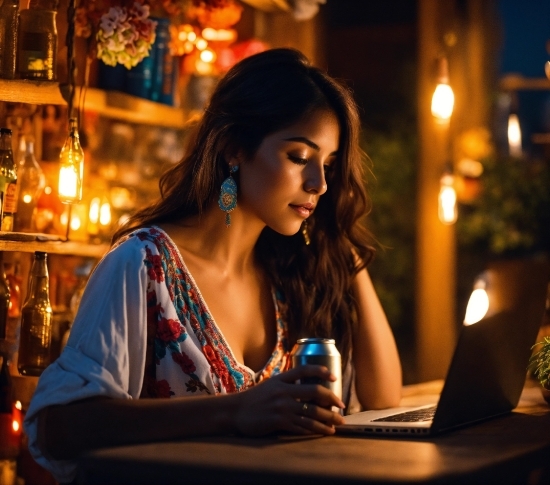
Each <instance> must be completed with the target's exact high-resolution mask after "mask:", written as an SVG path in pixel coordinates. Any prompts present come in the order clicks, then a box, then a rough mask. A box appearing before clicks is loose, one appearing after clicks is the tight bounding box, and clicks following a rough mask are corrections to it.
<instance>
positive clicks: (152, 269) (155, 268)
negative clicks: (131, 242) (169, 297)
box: [143, 246, 164, 283]
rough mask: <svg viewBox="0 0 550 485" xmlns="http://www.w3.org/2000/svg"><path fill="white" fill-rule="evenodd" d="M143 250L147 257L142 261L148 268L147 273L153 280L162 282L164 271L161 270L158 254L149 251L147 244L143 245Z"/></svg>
mask: <svg viewBox="0 0 550 485" xmlns="http://www.w3.org/2000/svg"><path fill="white" fill-rule="evenodd" d="M145 252H146V255H147V257H146V258H145V260H144V261H143V262H144V263H145V266H147V268H148V271H147V275H148V276H149V278H151V279H152V280H153V281H156V282H157V283H162V282H163V281H164V271H163V270H162V265H161V259H160V256H156V255H154V254H153V253H151V250H150V249H149V247H148V246H145Z"/></svg>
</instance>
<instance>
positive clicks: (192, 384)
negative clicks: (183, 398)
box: [185, 379, 208, 392]
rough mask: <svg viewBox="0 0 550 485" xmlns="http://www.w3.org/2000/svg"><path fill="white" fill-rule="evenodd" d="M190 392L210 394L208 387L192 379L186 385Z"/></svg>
mask: <svg viewBox="0 0 550 485" xmlns="http://www.w3.org/2000/svg"><path fill="white" fill-rule="evenodd" d="M185 387H187V391H188V392H197V391H206V392H208V389H207V387H206V386H205V385H204V384H203V383H202V382H200V381H197V380H196V379H191V380H189V381H187V382H186V383H185Z"/></svg>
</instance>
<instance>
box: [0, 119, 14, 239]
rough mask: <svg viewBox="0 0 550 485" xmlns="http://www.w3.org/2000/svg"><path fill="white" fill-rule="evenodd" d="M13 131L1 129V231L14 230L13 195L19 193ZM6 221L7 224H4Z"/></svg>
mask: <svg viewBox="0 0 550 485" xmlns="http://www.w3.org/2000/svg"><path fill="white" fill-rule="evenodd" d="M11 137H12V131H11V130H10V129H9V128H0V204H1V207H0V221H1V222H0V229H1V230H2V231H11V230H12V229H13V214H14V212H11V211H12V210H13V204H12V198H11V197H12V195H8V194H13V195H15V194H14V191H15V192H16V191H17V188H16V185H15V184H16V183H17V166H16V165H15V161H14V159H13V149H12V141H11ZM4 220H5V222H4Z"/></svg>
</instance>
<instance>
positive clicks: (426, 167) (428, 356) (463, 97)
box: [416, 0, 495, 381]
mask: <svg viewBox="0 0 550 485" xmlns="http://www.w3.org/2000/svg"><path fill="white" fill-rule="evenodd" d="M493 8H494V5H493V2H492V1H486V0H467V1H466V2H462V1H459V0H420V1H419V2H418V29H419V31H418V39H419V44H418V88H419V106H418V113H419V163H418V179H417V180H418V225H417V231H418V234H417V261H416V263H417V279H416V306H417V308H416V337H417V339H416V344H417V348H416V351H417V356H418V358H417V376H418V379H419V380H420V381H425V380H430V379H438V378H442V377H444V376H445V374H446V372H447V368H448V366H449V362H450V358H451V356H452V353H453V350H454V346H455V340H456V330H457V328H458V326H459V325H460V322H459V321H458V320H460V318H461V316H460V315H457V312H456V306H457V305H456V292H457V291H456V286H457V285H456V281H457V267H456V266H457V263H456V261H457V255H456V251H457V248H456V237H455V236H456V235H455V226H445V225H443V224H442V223H441V222H440V221H439V219H438V214H437V195H438V192H439V179H440V177H441V174H442V172H443V169H444V164H445V162H448V161H449V162H452V163H453V164H454V165H455V168H456V164H457V162H459V160H458V159H453V157H455V156H456V154H457V153H458V152H460V150H457V148H459V147H458V143H459V139H460V136H461V135H462V134H463V133H465V132H466V131H468V130H471V129H473V130H478V129H487V125H488V117H489V114H488V113H489V99H490V96H489V95H488V91H489V89H490V86H491V85H494V84H492V82H493V81H494V79H491V76H492V74H493V70H494V65H493V62H494V61H493V60H492V59H493V58H494V56H493V53H494V46H495V38H494V32H495V25H493V22H495V20H494V18H495V15H494V11H493ZM441 54H445V55H446V56H447V58H448V60H449V78H450V85H451V87H452V88H453V90H454V93H455V109H454V112H453V115H452V117H451V122H450V125H449V126H447V127H445V126H441V125H438V124H437V123H436V122H435V120H434V119H433V117H432V115H431V112H430V105H431V96H432V93H433V91H434V88H435V84H436V79H435V68H434V66H435V62H436V59H437V58H438V56H440V55H441ZM458 217H460V213H459V216H458Z"/></svg>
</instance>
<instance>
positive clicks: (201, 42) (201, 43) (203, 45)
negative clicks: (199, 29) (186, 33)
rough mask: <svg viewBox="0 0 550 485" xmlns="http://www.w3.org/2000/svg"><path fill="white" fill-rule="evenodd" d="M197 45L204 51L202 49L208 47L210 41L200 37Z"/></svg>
mask: <svg viewBox="0 0 550 485" xmlns="http://www.w3.org/2000/svg"><path fill="white" fill-rule="evenodd" d="M196 46H197V49H198V50H200V51H202V50H204V49H206V48H207V47H208V42H207V41H206V40H204V39H202V38H200V39H198V40H197V43H196Z"/></svg>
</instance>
